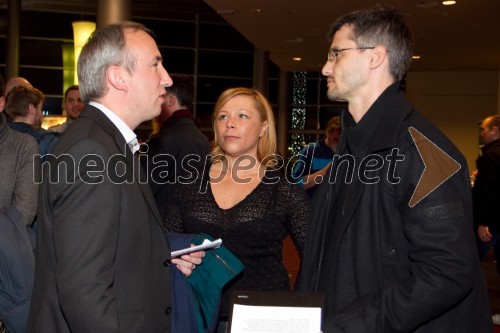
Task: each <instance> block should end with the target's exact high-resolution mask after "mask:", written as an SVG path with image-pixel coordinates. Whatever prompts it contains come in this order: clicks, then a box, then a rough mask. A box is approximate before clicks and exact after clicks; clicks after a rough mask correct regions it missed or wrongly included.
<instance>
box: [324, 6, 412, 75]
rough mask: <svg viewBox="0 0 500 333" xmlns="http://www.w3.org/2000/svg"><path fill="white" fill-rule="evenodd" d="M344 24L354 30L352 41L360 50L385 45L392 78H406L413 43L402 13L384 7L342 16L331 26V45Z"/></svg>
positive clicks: (329, 34)
mask: <svg viewBox="0 0 500 333" xmlns="http://www.w3.org/2000/svg"><path fill="white" fill-rule="evenodd" d="M344 25H347V26H348V27H349V28H350V29H351V32H352V33H351V35H350V36H349V39H350V40H352V41H353V42H355V43H356V46H357V47H373V46H378V45H382V46H384V47H385V48H386V49H387V57H388V58H389V66H390V72H391V74H392V76H393V77H394V78H395V79H396V80H401V79H402V78H403V76H404V74H405V73H406V71H407V70H408V68H409V67H410V64H411V61H412V55H413V42H412V34H411V31H410V27H409V26H408V24H407V23H406V22H405V18H404V15H403V14H402V13H401V12H399V11H398V10H396V9H392V8H385V7H382V8H374V9H367V10H360V11H355V12H352V13H350V14H347V15H345V16H342V17H340V18H339V19H338V20H337V21H335V22H334V23H333V24H332V26H331V27H330V32H329V33H328V39H329V41H330V43H331V42H332V40H333V37H334V35H335V33H336V32H337V31H338V30H340V29H341V28H342V27H343V26H344Z"/></svg>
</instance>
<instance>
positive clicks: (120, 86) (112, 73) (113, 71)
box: [106, 65, 128, 91]
mask: <svg viewBox="0 0 500 333" xmlns="http://www.w3.org/2000/svg"><path fill="white" fill-rule="evenodd" d="M127 74H128V73H125V70H124V69H123V68H122V67H121V66H116V65H113V66H109V67H108V69H107V70H106V80H107V81H108V82H109V84H110V85H111V86H113V88H115V89H117V90H125V91H126V90H128V86H127V81H126V77H125V76H126V75H127Z"/></svg>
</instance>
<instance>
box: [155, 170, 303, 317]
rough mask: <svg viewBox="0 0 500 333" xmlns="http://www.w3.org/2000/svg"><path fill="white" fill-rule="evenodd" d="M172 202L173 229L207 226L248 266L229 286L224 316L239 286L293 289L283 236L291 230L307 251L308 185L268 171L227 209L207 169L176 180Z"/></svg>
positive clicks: (193, 230) (203, 228)
mask: <svg viewBox="0 0 500 333" xmlns="http://www.w3.org/2000/svg"><path fill="white" fill-rule="evenodd" d="M167 205H168V207H167V208H168V209H167V210H166V211H167V212H169V214H168V216H167V219H166V220H165V221H164V223H165V226H166V229H167V231H169V232H177V233H198V232H203V233H206V234H209V235H210V236H212V237H214V238H222V242H223V245H224V246H226V247H227V248H228V249H229V250H230V251H231V252H232V253H233V254H234V255H235V256H236V257H238V259H240V260H241V262H242V263H243V265H244V266H245V268H244V270H243V273H242V274H241V275H240V276H238V277H237V278H236V279H234V280H233V281H231V282H230V284H229V285H228V286H226V288H225V291H224V294H223V298H222V309H221V318H225V317H227V315H228V308H229V297H230V293H231V291H232V290H233V289H237V290H259V291H264V290H265V291H270V290H273V291H277V290H280V291H286V290H290V280H289V277H288V272H287V271H286V269H285V266H284V265H283V258H282V245H283V243H282V241H283V239H284V238H285V237H286V236H287V235H288V234H290V235H291V237H292V239H293V241H294V243H295V246H296V248H297V250H298V252H299V254H300V256H301V257H302V253H303V247H304V241H305V237H306V229H307V223H308V214H309V199H308V197H307V195H306V194H305V192H304V190H303V189H301V188H300V187H299V186H298V185H296V184H293V183H290V182H289V181H288V180H287V179H286V177H284V175H281V174H280V172H278V171H274V170H273V171H267V172H266V175H265V176H264V178H263V179H262V182H261V183H260V184H259V185H258V186H257V187H256V188H255V189H254V190H253V191H252V192H251V193H250V194H249V195H248V196H247V197H246V198H245V199H243V200H242V201H241V202H239V203H238V204H236V205H235V206H234V207H232V208H229V209H221V208H220V207H219V206H218V204H217V202H216V201H215V198H214V196H213V194H212V191H211V189H210V184H209V179H208V169H207V170H205V172H204V175H203V176H200V177H198V180H197V181H195V182H193V183H191V184H185V185H178V186H175V188H174V189H173V190H172V192H171V195H170V197H169V200H168V203H167Z"/></svg>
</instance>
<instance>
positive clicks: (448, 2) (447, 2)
mask: <svg viewBox="0 0 500 333" xmlns="http://www.w3.org/2000/svg"><path fill="white" fill-rule="evenodd" d="M456 3H457V2H456V1H454V0H445V1H443V5H445V6H451V5H454V4H456Z"/></svg>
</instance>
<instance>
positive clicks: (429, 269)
mask: <svg viewBox="0 0 500 333" xmlns="http://www.w3.org/2000/svg"><path fill="white" fill-rule="evenodd" d="M329 38H330V42H331V46H330V50H329V52H328V60H327V62H326V63H325V65H324V67H323V75H324V76H326V77H327V85H328V92H327V95H328V98H329V99H330V100H332V101H333V100H345V101H347V102H348V111H349V112H345V113H344V114H343V119H342V131H343V132H342V137H341V138H340V142H339V144H338V148H337V152H336V156H335V157H334V163H333V164H332V165H333V167H332V170H331V172H330V174H329V175H328V176H329V177H328V178H327V179H325V181H323V183H322V184H321V185H319V188H318V190H317V193H316V194H315V196H314V198H313V202H312V207H311V211H312V212H313V216H312V220H311V223H310V228H309V234H308V238H307V241H306V246H305V253H304V261H303V267H302V277H301V283H302V289H304V290H307V291H317V292H323V293H325V295H326V304H325V305H326V309H325V319H324V321H323V331H324V332H325V333H329V332H332V333H333V332H360V333H361V332H363V333H364V332H372V333H374V332H380V333H386V332H425V333H434V332H435V333H446V332H450V333H452V332H453V333H457V332H463V333H468V332H491V331H492V324H491V317H490V309H489V305H488V301H487V295H486V290H485V288H484V280H483V277H482V274H481V266H480V265H479V261H478V258H477V251H476V249H475V243H474V235H473V229H472V211H471V195H470V188H469V177H468V174H467V172H468V168H467V165H466V162H465V159H464V157H463V156H462V154H461V153H460V152H459V151H458V149H457V148H455V147H454V146H453V144H452V143H451V142H450V141H449V140H448V139H447V138H446V137H445V136H444V135H443V134H442V133H441V132H440V131H439V130H438V129H437V128H436V127H435V126H434V125H433V124H431V123H430V122H429V121H428V120H427V119H425V118H424V117H423V116H422V115H420V114H419V113H418V112H417V111H416V110H415V109H414V108H413V107H412V106H411V105H410V104H409V102H408V101H407V99H406V96H405V94H404V92H403V91H402V89H401V83H402V82H403V81H404V75H405V72H406V71H407V70H408V68H409V66H410V63H411V57H412V39H411V33H410V30H409V27H408V26H407V24H406V23H405V22H404V17H403V15H402V14H400V13H399V12H397V11H395V10H391V9H373V10H364V11H358V12H354V13H351V14H348V15H346V16H344V17H341V18H339V19H338V20H337V21H336V22H335V23H334V24H333V25H332V27H331V29H330V34H329ZM335 159H337V160H336V161H335ZM424 170H425V172H424Z"/></svg>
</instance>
